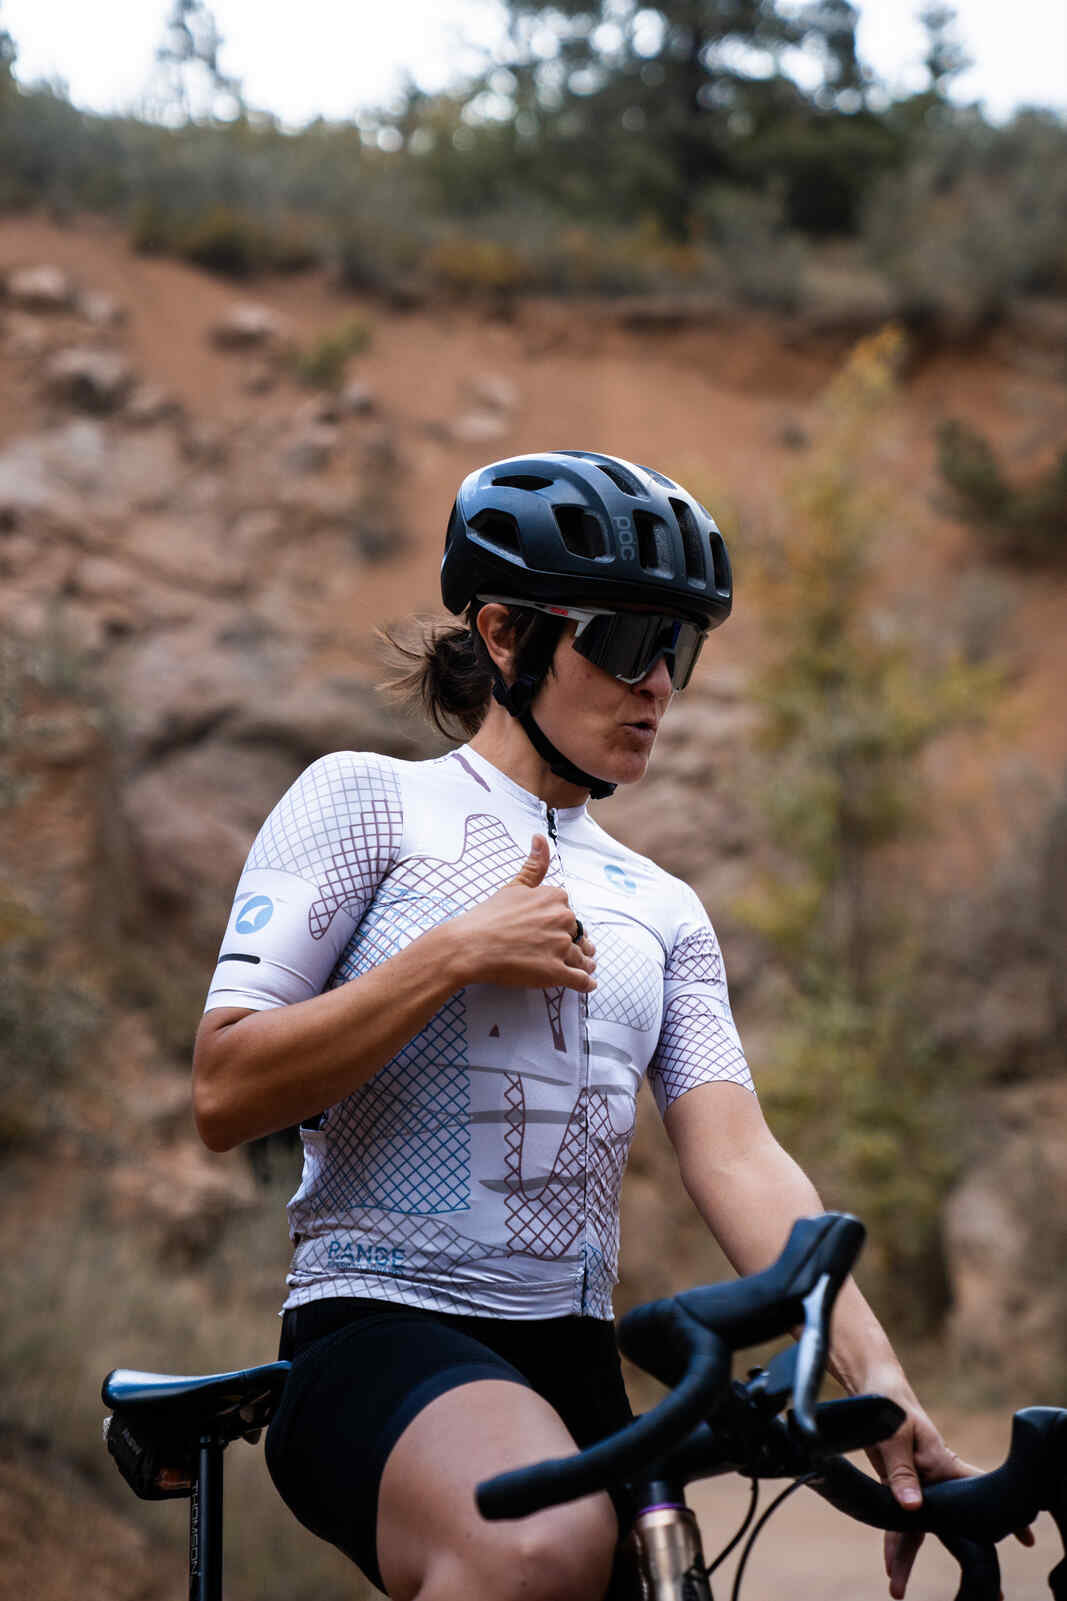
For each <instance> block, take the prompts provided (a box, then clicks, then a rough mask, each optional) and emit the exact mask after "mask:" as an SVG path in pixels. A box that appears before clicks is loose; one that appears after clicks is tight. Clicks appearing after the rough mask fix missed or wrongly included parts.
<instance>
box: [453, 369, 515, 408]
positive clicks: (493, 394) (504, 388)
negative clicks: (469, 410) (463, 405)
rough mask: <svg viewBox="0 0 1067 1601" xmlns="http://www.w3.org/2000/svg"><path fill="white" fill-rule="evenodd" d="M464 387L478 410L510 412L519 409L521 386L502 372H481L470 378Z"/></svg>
mask: <svg viewBox="0 0 1067 1601" xmlns="http://www.w3.org/2000/svg"><path fill="white" fill-rule="evenodd" d="M464 388H465V389H466V391H467V394H468V395H469V396H470V398H471V400H472V401H473V402H474V405H475V408H476V410H477V411H478V412H481V413H487V414H490V415H491V414H493V413H498V412H499V413H503V414H505V415H508V414H510V413H511V412H513V411H517V410H518V405H519V386H518V384H516V383H515V381H514V379H511V378H506V377H504V376H503V375H502V374H500V373H481V374H480V375H479V376H478V377H476V378H468V379H467V382H466V384H465V385H464Z"/></svg>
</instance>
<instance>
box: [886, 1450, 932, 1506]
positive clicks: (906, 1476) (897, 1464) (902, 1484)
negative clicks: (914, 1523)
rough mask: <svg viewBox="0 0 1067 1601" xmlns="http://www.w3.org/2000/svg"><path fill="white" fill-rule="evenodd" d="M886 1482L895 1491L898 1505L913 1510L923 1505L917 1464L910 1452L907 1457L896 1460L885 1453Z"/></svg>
mask: <svg viewBox="0 0 1067 1601" xmlns="http://www.w3.org/2000/svg"><path fill="white" fill-rule="evenodd" d="M885 1482H886V1483H887V1484H888V1486H889V1488H890V1489H891V1490H892V1492H893V1496H894V1499H895V1500H896V1502H897V1505H898V1506H902V1507H904V1508H905V1509H906V1510H907V1511H909V1512H911V1511H913V1510H914V1509H915V1508H916V1507H919V1506H922V1499H923V1493H922V1489H921V1487H920V1485H919V1475H918V1473H916V1471H915V1464H914V1462H913V1461H912V1459H911V1455H910V1453H909V1454H908V1456H906V1457H897V1458H896V1459H895V1460H894V1459H893V1458H892V1457H891V1456H890V1455H889V1453H888V1452H886V1454H885Z"/></svg>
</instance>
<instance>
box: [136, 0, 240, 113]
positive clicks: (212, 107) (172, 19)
mask: <svg viewBox="0 0 1067 1601" xmlns="http://www.w3.org/2000/svg"><path fill="white" fill-rule="evenodd" d="M165 27H166V31H165V35H164V39H163V43H162V44H161V45H160V46H159V48H158V49H157V51H156V76H155V81H154V83H153V85H152V90H151V91H150V99H151V100H152V101H153V102H154V106H155V108H156V110H157V113H158V114H159V115H160V118H161V120H163V121H177V122H179V123H185V122H189V121H190V120H191V119H192V118H195V117H197V116H198V115H201V114H203V113H205V112H206V114H207V115H208V116H209V117H212V116H217V115H218V114H219V113H220V112H221V111H225V112H228V113H232V112H233V111H234V110H236V111H240V110H241V109H243V100H242V95H241V84H240V80H239V79H238V78H233V77H230V76H228V75H227V74H226V73H224V72H223V70H222V68H221V67H220V65H219V52H220V50H221V49H222V45H223V39H222V35H221V34H220V33H219V30H218V25H217V23H216V21H215V17H214V13H213V12H212V11H211V8H210V7H209V6H208V5H207V0H173V5H172V8H171V12H170V15H169V16H168V17H167V21H166V25H165Z"/></svg>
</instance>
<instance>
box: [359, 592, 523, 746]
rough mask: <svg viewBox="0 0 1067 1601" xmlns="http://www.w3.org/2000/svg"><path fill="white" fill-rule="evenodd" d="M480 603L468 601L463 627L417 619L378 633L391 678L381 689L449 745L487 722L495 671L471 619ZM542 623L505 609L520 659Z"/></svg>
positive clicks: (516, 608) (519, 611) (514, 609)
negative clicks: (401, 628) (400, 629)
mask: <svg viewBox="0 0 1067 1601" xmlns="http://www.w3.org/2000/svg"><path fill="white" fill-rule="evenodd" d="M480 609H481V602H480V601H477V600H475V601H472V602H471V605H470V606H469V608H468V610H467V621H466V623H453V622H451V621H448V622H446V621H444V620H443V619H440V620H439V619H434V618H417V619H416V620H415V622H414V624H413V625H411V626H410V627H409V628H407V629H406V630H405V631H404V632H403V633H399V632H398V631H397V630H395V629H392V628H382V629H379V631H378V632H379V639H381V640H382V642H383V643H384V645H385V646H386V651H387V655H388V657H389V658H390V659H391V665H392V666H393V667H394V669H395V671H394V672H393V675H392V677H390V678H388V679H386V680H385V682H384V683H383V684H382V685H381V688H382V689H383V690H384V691H385V692H386V693H387V694H389V695H391V696H392V698H393V699H394V700H396V701H398V702H399V703H400V704H401V705H403V706H405V707H407V709H408V710H409V711H413V712H422V713H423V714H425V715H426V716H428V717H429V719H430V721H431V722H432V723H433V725H434V727H435V728H436V729H438V730H439V731H440V733H442V734H444V735H445V737H446V738H447V739H455V738H456V737H457V734H462V735H463V736H465V737H467V738H470V736H471V735H473V734H476V733H477V732H478V729H479V728H480V727H481V726H482V723H483V722H484V720H485V714H486V712H487V711H488V710H489V702H490V701H491V699H492V696H493V671H492V663H491V659H490V656H489V652H488V650H487V649H486V646H485V641H484V639H483V638H482V636H481V634H480V633H479V632H478V629H477V626H476V622H475V619H476V618H477V615H478V612H479V611H480ZM540 620H541V619H540V618H539V615H538V613H537V612H531V611H530V610H529V609H528V608H527V607H525V606H509V607H508V622H509V623H510V625H511V627H512V628H513V629H514V631H515V643H516V648H517V650H518V651H519V653H520V654H521V651H522V648H523V646H524V645H525V644H526V643H527V642H528V638H529V635H530V633H531V631H532V630H533V629H535V628H536V627H537V625H538V622H539V621H540Z"/></svg>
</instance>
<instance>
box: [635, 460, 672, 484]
mask: <svg viewBox="0 0 1067 1601" xmlns="http://www.w3.org/2000/svg"><path fill="white" fill-rule="evenodd" d="M638 466H640V467H641V471H642V472H643V473H647V474H648V476H649V477H650V478H651V479H652V480H653V482H654V483H657V484H661V485H662V486H663V488H664V489H677V488H678V485H677V484H676V483H675V481H674V479H673V478H665V477H664V475H663V474H662V473H658V472H657V471H656V469H655V468H654V467H645V466H644V465H643V464H642V463H640V462H639V463H638Z"/></svg>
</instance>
